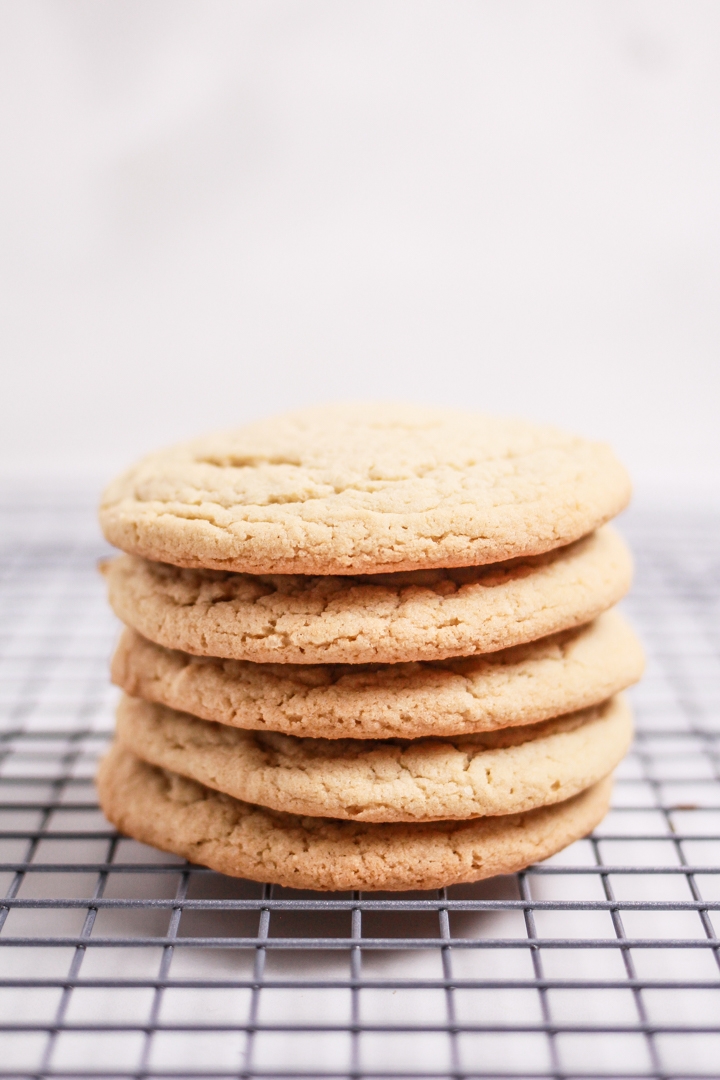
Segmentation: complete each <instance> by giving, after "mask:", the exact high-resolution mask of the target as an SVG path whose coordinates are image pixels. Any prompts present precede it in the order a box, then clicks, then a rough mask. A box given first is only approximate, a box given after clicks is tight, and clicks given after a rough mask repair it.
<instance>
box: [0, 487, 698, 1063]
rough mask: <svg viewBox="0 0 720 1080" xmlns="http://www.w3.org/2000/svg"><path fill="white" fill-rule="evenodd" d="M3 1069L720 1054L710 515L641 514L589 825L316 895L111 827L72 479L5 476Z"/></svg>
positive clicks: (1, 591)
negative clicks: (631, 732)
mask: <svg viewBox="0 0 720 1080" xmlns="http://www.w3.org/2000/svg"><path fill="white" fill-rule="evenodd" d="M0 519H1V521H2V530H3V531H2V536H3V545H2V550H1V552H0V595H1V597H2V612H1V616H0V709H1V713H0V715H1V726H0V732H1V734H0V829H1V830H2V831H1V832H0V860H1V864H0V879H1V880H0V887H2V892H0V896H2V895H4V896H5V897H6V898H5V900H4V901H3V900H0V1047H1V1050H2V1052H1V1053H0V1075H1V1076H16V1077H45V1076H98V1077H100V1076H103V1077H104V1076H114V1077H154V1076H176V1077H196V1076H203V1077H208V1076H215V1077H248V1078H250V1077H261V1076H275V1077H339V1078H340V1077H343V1078H345V1077H388V1078H389V1077H398V1078H399V1077H420V1076H422V1077H452V1078H458V1080H459V1078H470V1077H491V1076H506V1077H508V1076H509V1077H523V1078H532V1077H538V1078H539V1077H557V1078H564V1077H576V1076H577V1077H580V1076H582V1077H597V1078H600V1077H636V1076H651V1077H663V1078H665V1077H667V1078H670V1077H673V1078H674V1077H677V1078H680V1077H684V1078H691V1077H700V1076H703V1077H707V1076H718V1075H720V941H719V940H718V938H717V927H718V920H719V919H720V774H719V771H718V770H719V765H718V753H717V751H718V738H719V737H720V708H719V707H720V653H719V651H718V645H719V640H718V604H719V601H720V572H719V571H720V559H719V557H718V554H717V550H718V549H717V546H716V540H717V535H718V524H719V522H718V519H717V518H713V517H712V516H711V515H696V516H695V517H694V518H693V517H692V516H688V515H685V516H683V517H677V516H670V515H666V516H663V515H662V514H656V515H653V514H651V513H643V514H641V513H636V514H635V515H634V516H630V517H626V519H625V520H624V522H623V528H624V530H625V532H626V534H627V535H628V536H629V537H630V540H631V542H632V544H633V546H634V548H635V551H636V555H637V562H638V570H637V581H636V585H635V588H634V591H633V595H632V597H631V598H630V600H629V601H628V602H627V604H626V609H627V610H628V612H629V614H630V616H631V618H632V619H633V620H634V622H635V624H636V626H637V628H638V629H639V631H640V633H641V635H642V637H643V638H644V641H645V645H646V647H647V651H648V654H649V665H648V671H647V675H646V676H645V679H644V681H643V682H642V684H641V685H640V687H638V688H637V689H636V691H634V693H633V698H634V702H635V707H636V713H637V726H638V737H637V740H636V743H635V747H634V749H633V751H632V752H631V754H630V755H629V757H628V758H627V760H626V761H625V762H624V764H623V765H622V766H621V768H620V770H619V772H618V780H617V784H616V788H615V797H614V808H613V810H612V812H611V813H610V814H609V816H608V817H607V818H606V819H605V821H604V822H603V823H602V825H601V826H600V827H599V828H598V830H597V831H596V832H595V834H594V835H593V836H592V837H590V838H588V839H586V840H582V841H580V842H578V843H576V844H574V845H572V847H570V848H568V849H567V850H566V851H564V852H562V853H560V854H559V855H557V856H556V857H554V858H552V859H549V860H548V861H547V862H545V863H543V864H542V865H539V866H534V867H532V868H530V869H529V870H527V871H526V872H525V873H522V874H517V875H515V876H512V877H503V878H496V879H494V880H492V881H489V882H480V883H478V884H476V885H469V886H460V887H453V888H449V889H447V890H443V891H441V892H430V893H407V894H397V893H395V894H384V895H383V894H376V893H375V894H373V893H369V894H350V893H348V894H319V893H310V892H296V891H293V890H291V889H282V888H271V887H269V886H263V885H258V884H255V883H252V882H245V881H239V880H234V879H230V878H225V877H223V876H221V875H219V874H216V873H212V872H210V871H208V870H204V869H202V868H199V867H194V866H190V865H188V864H186V863H185V862H183V861H182V860H180V859H177V858H174V857H172V856H168V855H164V854H162V853H159V852H156V851H154V850H153V849H151V848H148V847H145V846H143V845H142V844H138V843H135V842H134V841H131V840H127V839H124V838H122V837H120V836H118V835H117V833H115V831H114V830H113V829H111V828H109V827H108V824H107V822H106V821H105V820H104V819H103V817H102V815H101V814H100V812H99V811H98V809H97V804H96V800H95V793H94V789H93V785H92V776H93V773H94V770H95V764H96V760H97V757H98V755H99V754H100V753H101V752H102V750H103V748H104V746H105V745H106V743H107V740H108V737H109V734H110V732H111V728H112V722H113V718H112V713H113V704H114V699H115V692H114V691H113V690H112V689H111V688H110V686H109V685H108V676H107V663H108V656H109V653H110V651H111V648H112V644H113V641H114V639H115V636H116V633H117V625H116V623H115V622H114V620H113V618H112V616H111V615H110V614H109V612H108V609H107V606H106V603H105V599H104V596H103V588H102V584H101V581H100V579H99V576H98V575H97V573H96V571H95V562H96V560H97V557H98V556H99V555H102V554H104V553H105V549H104V547H103V545H102V542H101V541H100V540H99V539H98V537H97V534H96V532H95V527H94V523H93V515H92V509H91V507H90V505H89V500H88V499H87V495H86V493H84V492H82V491H79V492H76V493H73V492H72V491H68V490H62V491H56V492H54V493H53V492H49V491H47V492H35V493H34V496H33V498H31V499H29V498H28V496H27V491H26V489H25V488H24V489H19V490H18V491H13V490H12V488H10V487H6V488H5V490H4V492H3V493H2V499H0Z"/></svg>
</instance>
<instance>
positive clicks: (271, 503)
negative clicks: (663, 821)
mask: <svg viewBox="0 0 720 1080" xmlns="http://www.w3.org/2000/svg"><path fill="white" fill-rule="evenodd" d="M628 496H629V484H628V479H627V475H626V473H625V471H624V470H623V468H622V467H621V466H620V465H619V463H618V462H617V461H616V459H615V458H614V456H613V455H612V453H611V452H610V450H609V449H608V448H607V447H605V446H604V445H601V444H597V443H592V442H588V441H586V440H583V439H580V438H577V437H574V436H570V435H566V434H564V433H562V432H558V431H556V430H554V429H551V428H544V427H538V426H535V425H531V424H527V423H523V422H520V421H510V420H500V419H495V418H490V417H486V416H481V415H475V414H472V413H464V412H459V411H454V410H445V409H442V410H440V409H429V408H420V407H411V406H407V407H405V406H391V405H386V406H332V407H325V408H317V409H308V410H304V411H301V412H297V413H293V414H289V415H286V416H282V417H279V418H275V419H272V420H268V421H263V422H260V423H256V424H253V425H250V426H248V427H245V428H242V429H240V430H237V431H231V432H225V433H221V434H218V435H215V436H209V437H206V438H203V439H199V440H197V441H195V442H192V443H188V444H186V445H182V446H179V447H175V448H172V449H170V450H167V451H164V452H161V453H157V454H154V455H152V456H151V457H149V458H146V459H145V460H144V461H142V462H140V464H139V465H137V466H136V467H135V468H133V469H131V470H130V471H129V472H127V473H126V474H125V475H123V476H121V477H120V478H119V479H118V480H117V481H115V483H113V484H112V485H111V486H110V488H109V489H108V490H107V492H106V493H105V496H104V498H103V503H102V507H101V512H100V515H101V522H102V526H103V529H104V532H105V535H106V536H107V538H108V539H109V540H110V541H111V543H114V544H116V545H117V546H118V547H120V548H122V549H123V551H124V552H125V553H126V554H123V555H121V556H120V557H118V558H116V559H114V560H112V561H110V562H109V563H107V564H105V567H104V572H105V574H106V578H107V583H108V587H109V595H110V603H111V605H112V607H113V609H114V611H115V612H116V613H117V615H118V616H119V617H120V619H122V621H123V622H124V623H125V626H126V629H125V630H124V632H123V635H122V637H121V639H120V643H119V645H118V649H117V652H116V654H115V657H114V659H113V665H112V674H113V679H114V681H115V682H116V683H117V684H118V685H119V686H120V687H122V689H123V690H124V696H123V698H122V700H121V702H120V705H119V709H118V717H117V737H116V741H115V743H114V745H113V747H112V749H111V751H110V753H109V754H108V756H107V757H106V758H105V760H104V761H103V763H102V765H101V767H100V772H99V775H98V788H99V792H100V801H101V804H102V807H103V809H104V811H105V813H106V814H107V816H108V818H109V819H110V820H111V821H112V822H114V823H115V824H116V825H117V827H118V828H119V829H120V830H121V831H122V832H124V833H127V834H129V835H130V836H134V837H136V838H137V839H139V840H142V841H144V842H146V843H149V844H153V845H156V846H157V847H160V848H162V849H164V850H166V851H171V852H175V853H177V854H179V855H182V856H185V857H187V858H188V859H190V860H191V861H193V862H197V863H202V864H205V865H207V866H211V867H213V868H215V869H217V870H220V871H222V872H223V873H226V874H232V875H236V876H240V877H246V878H252V879H255V880H261V881H267V882H274V883H278V884H282V885H288V886H295V887H297V888H303V889H343V890H349V889H429V888H440V887H442V886H445V885H449V884H452V883H455V882H466V881H475V880H478V879H479V878H483V877H489V876H491V875H494V874H499V873H509V872H511V871H514V870H517V869H520V868H522V867H524V866H527V865H528V864H529V863H532V862H535V861H537V860H539V859H543V858H545V857H547V856H548V855H550V854H552V853H553V852H555V851H558V850H559V849H560V848H562V847H564V846H565V845H566V844H569V843H570V842H572V841H573V840H576V839H577V838H579V837H581V836H583V835H585V834H586V833H587V832H588V831H589V830H590V829H592V828H593V826H595V825H596V824H597V822H598V821H599V820H600V819H601V818H602V816H603V815H604V813H605V812H606V810H607V806H608V800H609V793H610V776H611V773H612V771H613V769H614V768H615V766H616V765H617V763H618V762H619V760H620V759H621V757H622V756H623V754H624V753H625V751H626V749H627V747H628V744H629V742H630V738H631V717H630V714H629V710H628V706H627V704H626V703H625V701H624V700H623V698H622V696H621V695H620V691H622V690H623V689H624V688H625V687H626V686H628V685H630V684H631V683H632V682H634V681H635V680H636V679H637V678H638V677H639V675H640V673H641V670H642V663H643V661H642V653H641V650H640V647H639V645H638V643H637V640H636V639H635V637H634V635H633V633H632V631H631V630H630V628H629V627H628V626H627V624H626V623H625V622H624V621H623V619H622V617H621V616H620V615H619V614H618V613H617V612H615V611H612V610H610V609H611V608H612V607H613V605H614V604H616V602H617V601H618V600H619V599H620V598H621V597H622V596H623V594H624V593H625V592H626V590H627V588H628V586H629V584H630V576H631V563H630V557H629V554H628V551H627V549H626V547H625V545H624V543H623V541H622V540H621V539H620V537H619V536H618V534H617V533H616V532H614V531H613V530H612V528H611V527H609V526H607V525H606V524H605V523H606V522H607V521H608V520H609V519H610V518H611V517H613V516H614V515H615V514H616V513H618V512H619V511H620V510H621V509H622V508H623V507H624V506H625V504H626V502H627V499H628Z"/></svg>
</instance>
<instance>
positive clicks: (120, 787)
mask: <svg viewBox="0 0 720 1080" xmlns="http://www.w3.org/2000/svg"><path fill="white" fill-rule="evenodd" d="M97 787H98V793H99V796H100V805H101V807H102V809H103V811H104V812H105V815H106V816H107V817H108V818H109V820H110V821H111V822H112V823H113V824H114V825H115V826H116V827H117V828H118V829H119V830H120V832H123V833H126V834H127V835H129V836H132V837H134V838H135V839H136V840H140V841H142V842H143V843H146V844H152V845H153V846H154V847H158V848H161V849H162V850H163V851H170V852H173V853H174V854H176V855H182V856H183V857H184V858H186V859H189V860H190V861H191V862H195V863H200V864H202V865H205V866H209V867H212V869H213V870H219V871H220V872H221V873H223V874H229V875H231V876H233V877H244V878H250V879H251V880H254V881H265V882H272V883H273V884H276V885H285V886H289V887H291V888H297V889H322V890H339V889H341V890H352V889H364V890H373V889H383V890H402V889H439V888H442V887H443V886H445V885H454V884H458V883H460V882H468V881H479V880H480V879H481V878H487V877H493V876H494V875H496V874H509V873H513V872H514V871H516V870H521V869H523V867H525V866H528V865H529V864H530V863H533V862H538V861H539V860H541V859H546V858H547V857H548V856H549V855H552V854H554V853H555V852H556V851H559V850H560V849H561V848H564V847H566V846H567V845H568V844H571V843H572V842H573V841H574V840H578V839H579V838H580V837H582V836H585V835H586V834H587V833H588V832H590V830H591V829H593V828H594V826H595V825H597V823H598V822H599V821H600V820H601V819H602V818H603V816H604V815H605V813H606V812H607V809H608V804H609V800H610V790H611V779H610V778H609V777H606V778H605V779H604V780H601V781H600V782H599V783H597V784H595V785H594V786H593V787H591V788H588V789H587V790H586V791H583V792H581V793H580V794H579V795H575V796H574V797H573V798H572V799H568V800H567V801H566V802H563V803H556V804H555V805H554V806H546V807H541V808H540V809H537V810H530V811H527V812H526V813H523V814H512V815H507V816H503V817H485V818H474V819H472V820H470V821H461V822H458V821H439V822H437V821H436V822H432V823H418V824H416V823H390V824H377V823H367V822H356V821H337V820H334V819H328V818H310V817H298V816H296V815H294V814H285V813H281V812H279V811H275V810H268V809H266V808H264V807H259V806H253V805H251V804H250V803H245V802H241V801H240V800H239V799H234V798H232V797H231V796H229V795H222V794H220V793H219V792H216V791H213V790H211V789H210V788H207V787H205V786H204V785H202V784H199V783H197V782H195V781H193V780H187V779H186V778H185V777H181V776H178V775H177V774H175V773H171V772H168V771H166V770H164V769H159V768H156V767H155V766H153V765H148V764H146V763H145V762H144V761H141V760H140V758H137V757H135V755H134V754H133V753H131V751H129V750H126V749H125V748H124V747H122V746H120V745H119V744H117V743H116V744H115V745H114V746H113V747H111V749H110V751H109V753H108V754H107V756H106V757H105V758H104V760H103V761H102V762H101V764H100V769H99V771H98V776H97Z"/></svg>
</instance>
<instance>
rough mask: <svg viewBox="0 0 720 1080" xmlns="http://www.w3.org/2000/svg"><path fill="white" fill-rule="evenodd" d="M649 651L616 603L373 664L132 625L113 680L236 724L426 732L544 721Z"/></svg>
mask: <svg viewBox="0 0 720 1080" xmlns="http://www.w3.org/2000/svg"><path fill="white" fill-rule="evenodd" d="M643 662H644V661H643V653H642V649H641V647H640V643H639V642H638V640H637V638H636V636H635V634H634V633H633V631H632V629H631V628H630V626H629V625H628V624H627V622H626V621H625V619H623V617H622V616H621V615H620V614H619V613H618V612H617V611H607V612H605V613H604V614H603V615H600V616H599V618H597V619H596V620H595V621H594V622H592V623H589V624H587V625H585V626H580V627H576V628H574V629H572V630H564V631H561V632H560V633H559V634H553V635H552V636H550V637H546V638H541V639H540V640H539V641H532V642H530V643H529V644H526V645H515V646H513V647H512V648H510V649H502V650H500V651H498V652H495V653H488V654H487V655H485V656H471V657H463V658H460V659H452V660H436V661H418V662H414V663H406V664H403V663H398V664H386V665H373V664H369V665H368V664H366V665H360V664H354V665H353V664H334V665H333V664H254V663H252V662H251V661H248V660H220V659H217V658H215V657H206V656H191V655H189V654H188V653H184V652H179V651H177V650H174V649H166V648H164V647H163V646H162V645H156V644H154V643H153V642H151V641H148V640H147V639H146V638H143V637H141V636H140V635H139V634H138V633H136V632H135V631H134V630H130V629H125V630H124V631H123V634H122V636H121V638H120V641H119V643H118V647H117V649H116V651H115V655H114V657H113V661H112V678H113V681H114V682H115V683H116V684H117V685H118V686H120V687H122V688H123V690H125V691H126V692H127V693H128V694H130V695H131V696H132V697H139V698H144V699H145V700H146V701H156V702H158V703H159V704H161V705H167V706H168V707H169V708H171V709H178V710H179V711H180V712H188V713H192V714H193V716H199V717H201V718H202V719H204V720H214V721H217V722H218V723H220V724H229V725H230V726H231V727H239V728H251V729H257V730H261V731H262V730H264V731H283V732H285V733H286V734H288V735H298V736H301V737H302V736H310V737H311V738H325V739H342V738H357V739H390V738H393V737H400V738H406V739H417V738H420V737H421V736H423V735H461V734H463V733H465V734H467V733H470V732H474V731H489V730H492V729H493V728H503V727H508V726H511V725H514V724H528V723H531V722H536V721H540V720H546V719H548V718H549V717H551V716H559V715H560V714H561V713H566V712H574V711H576V710H578V709H584V708H587V707H588V706H590V705H595V704H597V703H598V702H600V701H605V700H606V699H607V698H609V697H612V695H613V694H616V693H618V692H619V691H620V690H624V689H625V688H626V687H627V686H630V684H631V683H634V682H636V681H637V679H639V678H640V675H641V674H642V669H643Z"/></svg>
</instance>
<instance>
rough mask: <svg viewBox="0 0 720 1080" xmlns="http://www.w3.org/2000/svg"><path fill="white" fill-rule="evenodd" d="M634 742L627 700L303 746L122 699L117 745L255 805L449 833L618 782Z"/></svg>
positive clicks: (293, 739) (307, 741) (308, 741)
mask: <svg viewBox="0 0 720 1080" xmlns="http://www.w3.org/2000/svg"><path fill="white" fill-rule="evenodd" d="M631 737H632V719H631V715H630V710H629V708H628V706H627V704H626V702H625V701H624V700H623V699H622V697H619V696H618V697H615V698H612V699H611V700H610V701H608V702H605V703H604V704H602V705H599V706H594V707H593V708H590V709H586V710H583V711H581V712H576V713H570V714H569V715H566V716H559V717H555V718H554V719H552V720H544V721H543V722H542V723H540V724H532V725H525V726H524V727H511V728H502V729H500V730H497V731H489V732H483V733H481V734H475V735H464V736H458V737H456V738H453V739H413V740H403V739H393V740H387V741H378V740H361V739H332V740H330V739H298V738H296V737H295V736H293V735H282V734H279V733H278V732H254V731H252V732H251V731H242V730H240V729H239V728H231V727H227V725H224V724H213V723H210V722H208V721H207V720H198V719H197V718H196V717H194V716H190V715H188V713H180V712H176V711H175V710H172V709H168V708H166V707H165V706H164V705H153V704H150V703H149V702H146V701H141V700H139V699H138V698H130V697H127V696H126V697H123V698H122V699H121V701H120V704H119V706H118V710H117V739H118V740H119V741H120V742H121V743H122V744H123V745H124V746H126V747H127V748H128V749H129V750H131V751H132V752H133V753H134V754H136V755H137V756H138V757H140V758H142V759H143V760H145V761H149V762H150V763H151V764H153V765H157V766H159V767H161V768H164V769H169V770H171V771H172V772H175V773H179V774H180V775H181V776H187V777H189V778H190V779H192V780H197V781H198V782H199V783H202V784H205V785H206V786H207V787H211V788H214V789H215V790H216V791H221V792H223V793H225V794H227V795H232V796H234V797H235V798H237V799H242V800H243V801H244V802H249V803H257V804H259V805H262V806H267V807H270V808H272V809H273V810H281V811H284V812H285V813H292V814H300V815H310V816H311V817H328V818H341V819H348V820H352V821H373V822H388V821H438V820H444V819H447V818H452V819H456V820H458V819H461V818H469V817H480V816H484V815H500V814H514V813H519V812H523V811H526V810H532V809H534V808H535V807H538V806H547V805H550V804H551V803H556V802H563V801H564V800H566V799H568V798H570V797H571V796H573V795H575V794H577V793H578V792H579V791H583V790H584V789H585V788H588V787H591V786H592V785H593V784H595V783H597V782H598V781H599V780H600V779H602V777H604V776H607V775H608V773H610V772H611V771H612V770H613V769H614V768H615V766H616V765H617V764H618V762H619V761H620V759H621V758H622V756H623V755H624V753H625V751H626V750H627V748H628V746H629V745H630V740H631Z"/></svg>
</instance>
